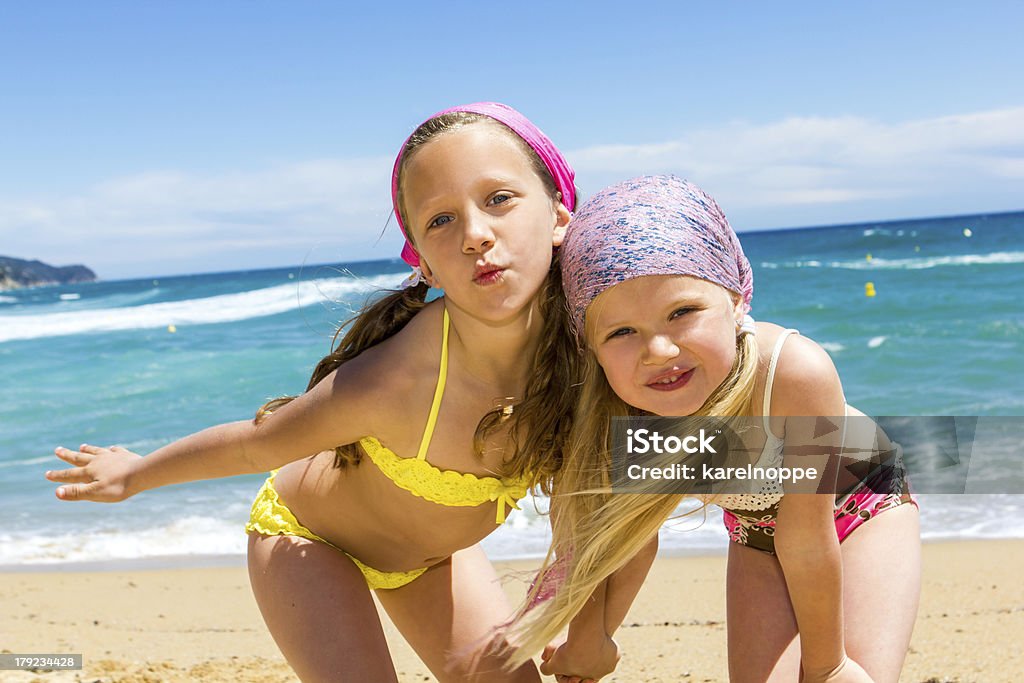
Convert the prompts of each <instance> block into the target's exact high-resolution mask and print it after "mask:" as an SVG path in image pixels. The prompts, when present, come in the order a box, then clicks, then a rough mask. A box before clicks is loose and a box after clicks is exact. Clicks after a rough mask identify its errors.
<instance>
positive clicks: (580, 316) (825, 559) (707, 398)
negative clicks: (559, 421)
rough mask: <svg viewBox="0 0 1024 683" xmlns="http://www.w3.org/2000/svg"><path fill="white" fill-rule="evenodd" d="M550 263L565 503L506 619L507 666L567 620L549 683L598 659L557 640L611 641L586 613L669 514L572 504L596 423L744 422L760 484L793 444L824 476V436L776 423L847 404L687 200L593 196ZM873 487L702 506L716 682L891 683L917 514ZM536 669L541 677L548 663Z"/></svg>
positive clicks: (661, 507)
mask: <svg viewBox="0 0 1024 683" xmlns="http://www.w3.org/2000/svg"><path fill="white" fill-rule="evenodd" d="M561 251H562V253H561V258H562V270H563V280H564V288H565V293H566V299H567V303H568V310H569V314H570V317H571V319H572V322H573V325H574V327H575V329H576V330H577V332H578V334H579V335H580V338H581V340H582V341H583V342H584V344H585V346H586V349H585V359H584V365H585V367H584V369H583V377H584V379H583V390H582V395H581V397H580V402H579V405H580V410H579V412H578V414H577V417H576V419H575V420H574V422H573V426H572V435H571V438H570V442H569V444H568V446H567V450H566V454H565V460H564V463H563V470H562V473H561V475H560V480H559V482H558V484H557V486H556V494H559V493H562V492H565V493H566V494H567V495H556V496H555V497H554V498H553V499H552V520H553V526H554V538H553V550H554V553H557V554H558V556H559V560H558V561H556V562H548V563H547V565H546V566H547V568H546V570H545V572H544V576H545V579H544V580H542V581H538V582H537V584H536V586H535V588H534V602H535V603H536V602H537V601H538V600H539V599H543V597H545V596H544V593H545V592H548V589H550V588H551V586H552V585H556V586H557V589H556V590H555V591H554V595H553V597H551V598H550V599H549V600H547V601H546V602H542V603H540V604H539V605H536V606H535V607H534V608H533V609H532V610H529V611H527V612H526V614H525V615H523V617H522V620H521V621H520V623H519V625H518V629H519V630H520V635H521V636H523V638H521V639H519V640H518V641H517V642H520V644H521V645H522V650H521V652H520V654H519V656H520V657H522V656H525V654H526V653H528V652H531V651H536V650H537V649H539V648H540V647H542V646H543V645H544V644H545V643H547V642H548V640H550V638H551V637H552V636H553V635H554V634H556V633H557V632H558V631H559V630H560V629H561V628H562V627H563V626H565V625H566V624H567V623H569V621H570V620H573V628H571V629H570V639H569V641H568V642H567V643H565V644H564V645H562V646H561V647H560V648H559V649H558V650H555V651H554V654H555V656H556V657H558V658H559V660H560V661H559V663H558V664H557V665H556V666H552V670H553V671H557V672H558V673H561V674H573V675H575V676H590V677H594V678H596V677H598V676H600V675H602V674H604V673H606V672H607V670H608V664H609V662H608V660H605V661H604V662H597V661H595V660H594V659H593V658H592V657H591V658H589V659H588V653H590V652H597V651H598V648H597V647H596V645H595V644H594V643H593V642H590V643H588V642H581V641H580V640H579V639H578V640H577V641H576V642H574V641H573V633H574V632H577V633H582V632H587V630H588V629H587V628H585V627H583V626H581V625H580V623H579V622H580V621H589V622H591V623H593V622H596V623H598V624H605V623H616V622H615V621H611V622H606V621H605V620H604V618H603V615H602V605H601V604H600V600H593V599H591V596H592V595H603V594H604V593H603V591H604V590H605V588H604V587H603V583H602V582H604V581H605V579H606V577H608V576H609V575H610V574H611V573H612V572H614V571H615V570H617V569H618V568H619V567H622V566H624V565H625V564H626V562H627V561H628V560H629V558H630V557H632V556H633V555H634V554H636V553H637V552H638V550H640V549H642V548H644V546H645V545H647V544H648V543H649V541H650V539H651V538H652V536H656V534H657V530H658V528H659V527H660V526H661V524H662V523H663V522H664V521H665V520H666V518H668V517H669V516H670V515H671V514H672V512H673V511H674V510H675V508H676V506H677V504H678V503H679V502H680V499H681V498H682V496H681V495H650V494H647V495H641V494H626V493H617V494H613V495H605V494H601V493H596V494H595V493H591V494H589V495H587V494H583V495H579V494H578V493H577V495H572V494H573V492H588V491H589V492H593V491H600V490H605V491H607V487H608V485H609V475H608V466H609V460H608V458H609V456H608V454H609V453H610V451H611V445H612V444H611V440H610V439H611V424H612V418H613V417H616V416H629V415H634V416H636V415H644V414H653V415H664V416H672V415H678V416H686V415H714V416H763V429H764V436H763V437H762V438H761V442H762V443H763V446H762V445H761V444H757V448H756V451H755V454H754V456H753V457H751V458H750V461H751V462H753V464H754V465H756V466H759V467H765V468H768V467H773V466H775V467H777V466H779V465H781V464H782V463H783V454H784V451H786V455H787V458H789V457H790V456H796V455H799V454H800V453H802V452H806V447H807V446H808V445H813V448H812V450H813V451H814V452H815V453H820V454H824V455H825V456H826V460H825V461H824V462H827V455H828V454H829V453H834V452H835V450H836V449H837V448H840V447H841V446H842V445H843V436H842V433H843V430H835V431H833V432H832V433H831V434H827V435H825V436H822V435H820V434H818V433H815V427H814V423H815V420H808V419H807V418H803V419H794V418H793V416H842V415H845V414H847V406H846V403H845V399H844V397H843V391H842V386H841V384H840V382H839V377H838V376H837V374H836V371H835V368H834V366H833V365H832V362H831V360H830V359H829V357H828V355H827V354H826V353H825V352H824V351H823V350H822V349H821V347H820V346H818V345H817V344H815V343H814V342H813V341H811V340H809V339H807V338H805V337H802V336H800V335H799V334H797V333H796V331H795V330H788V329H783V328H781V327H779V326H777V325H773V324H771V323H765V322H761V323H754V321H753V320H752V319H751V318H750V317H749V316H748V315H746V314H747V311H748V310H749V306H750V301H751V297H752V294H753V280H752V276H751V270H750V264H749V263H748V262H747V259H746V257H745V256H744V255H743V251H742V250H741V248H740V244H739V241H738V240H737V238H736V235H735V233H734V232H733V231H732V229H731V228H730V226H729V224H728V222H727V221H726V219H725V216H724V215H723V214H722V212H721V210H720V209H719V207H718V205H717V204H716V203H715V202H714V200H713V199H711V198H710V197H709V196H707V195H706V194H704V193H703V192H702V191H701V190H699V189H698V188H697V187H695V186H693V185H692V184H690V183H687V182H684V181H682V180H680V179H678V178H674V177H650V178H639V179H635V180H630V181H627V182H625V183H621V184H619V185H616V186H613V187H610V188H607V189H606V190H604V191H602V192H600V193H599V194H597V195H596V196H595V197H593V198H592V199H591V200H589V201H588V202H587V203H586V204H584V206H583V207H581V209H580V210H579V212H578V213H577V214H576V216H575V217H574V218H573V220H572V223H571V224H570V227H569V230H568V233H567V236H566V239H565V244H564V245H563V246H562V250H561ZM794 295H795V296H799V295H800V293H799V292H794ZM850 411H851V412H853V409H850ZM863 419H864V418H863V417H862V418H861V420H863ZM798 447H800V449H802V450H800V452H798ZM800 464H802V465H808V464H809V463H808V462H807V461H806V460H805V461H804V462H802V463H800ZM833 464H834V461H833ZM819 471H820V470H819ZM884 488H885V490H884V491H883V492H881V493H876V492H875V491H879V490H880V487H879V484H878V482H873V483H872V487H871V488H868V487H867V486H866V485H864V484H860V485H859V486H858V487H857V488H856V489H855V490H853V491H852V492H851V493H849V494H847V495H843V496H834V495H813V494H801V493H792V492H791V493H788V494H786V495H783V488H782V486H781V483H780V482H779V481H761V482H759V483H758V487H757V488H755V489H753V491H754V492H753V493H750V494H740V495H718V496H703V499H704V501H705V502H712V503H717V504H718V505H720V506H721V507H722V508H724V509H725V511H726V513H725V522H726V526H727V527H728V531H729V537H730V540H731V541H732V543H731V544H730V549H729V558H728V578H727V625H728V647H729V679H730V681H733V682H734V683H743V682H747V681H749V682H757V683H762V682H764V681H797V680H800V681H825V680H827V681H868V680H874V681H896V680H897V679H898V677H899V672H900V669H901V667H902V664H903V659H904V656H905V654H906V651H907V647H908V643H909V640H910V633H911V629H912V627H913V623H914V618H915V614H916V610H917V599H918V593H919V576H918V575H919V539H918V513H917V509H916V503H914V504H910V505H903V503H907V502H911V503H913V501H912V499H911V498H910V496H909V493H908V492H907V490H906V487H905V483H904V480H903V477H902V476H901V475H899V474H898V470H897V471H895V473H894V474H893V475H892V476H891V477H890V478H889V479H888V480H887V481H886V482H885V487H884ZM830 490H832V491H835V490H836V489H834V488H833V489H830ZM812 491H813V489H812ZM882 512H885V514H880V513H882ZM609 586H610V584H609ZM595 589H597V591H598V592H596V593H595ZM608 595H609V596H610V595H611V593H610V592H609V593H608ZM595 604H597V606H596V607H595ZM606 604H607V603H606ZM681 607H682V608H683V609H685V606H681ZM581 609H582V610H583V612H581ZM608 609H610V607H609V608H608ZM590 632H591V633H593V630H592V629H591V630H590ZM608 635H610V632H609V634H608ZM599 637H600V638H605V637H607V636H606V633H605V632H603V631H602V632H600V636H599ZM546 658H547V659H548V665H549V666H550V665H551V664H552V662H553V661H554V657H552V650H551V649H549V650H548V651H547V652H546ZM611 665H614V659H612V660H611ZM565 680H568V677H565ZM573 680H578V679H573Z"/></svg>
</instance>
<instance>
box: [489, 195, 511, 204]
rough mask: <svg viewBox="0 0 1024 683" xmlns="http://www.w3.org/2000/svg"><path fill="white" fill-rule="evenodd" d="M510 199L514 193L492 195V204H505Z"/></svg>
mask: <svg viewBox="0 0 1024 683" xmlns="http://www.w3.org/2000/svg"><path fill="white" fill-rule="evenodd" d="M510 199H512V195H510V194H500V193H499V194H496V195H494V196H493V197H491V204H504V203H505V202H507V201H508V200H510Z"/></svg>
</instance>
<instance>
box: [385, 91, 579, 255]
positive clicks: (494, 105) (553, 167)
mask: <svg viewBox="0 0 1024 683" xmlns="http://www.w3.org/2000/svg"><path fill="white" fill-rule="evenodd" d="M456 111H463V112H467V113H470V114H480V115H482V116H486V117H488V118H492V119H494V120H495V121H497V122H498V123H502V124H504V125H505V126H507V127H508V128H509V129H511V130H512V132H513V133H515V134H516V135H518V136H519V137H521V138H522V139H523V141H525V142H526V144H528V145H529V146H530V148H531V149H533V151H534V152H536V153H537V156H539V157H540V160H541V161H543V162H544V165H545V166H546V167H547V169H548V173H550V174H551V177H552V178H553V179H554V181H555V187H557V188H558V191H559V192H561V193H562V204H564V205H565V207H566V208H567V209H569V210H570V211H572V209H573V207H574V206H575V205H576V186H575V185H574V180H575V178H576V174H575V173H574V172H573V170H572V167H571V166H569V162H568V161H566V160H565V157H563V156H562V153H561V152H559V151H558V148H557V147H555V144H554V143H553V142H551V140H550V139H548V136H546V135H544V133H543V132H541V129H540V128H538V127H537V126H535V125H533V123H532V122H531V121H530V120H529V119H528V118H526V117H525V116H523V115H522V114H520V113H519V112H518V111H516V110H515V109H513V108H512V107H510V106H508V105H507V104H500V103H498V102H475V103H473V104H464V105H460V106H458V107H452V108H451V109H445V110H444V111H439V112H437V113H436V114H434V115H433V116H431V117H430V119H436V118H437V117H438V116H441V115H442V114H450V113H451V112H456ZM430 119H427V121H429V120H430ZM420 125H423V124H420ZM418 127H419V126H417V128H418ZM410 137H411V136H410ZM408 142H409V139H408V138H406V140H405V142H403V143H402V147H401V149H400V151H399V152H398V158H396V159H395V167H394V169H393V170H392V171H391V203H392V205H393V206H394V209H395V219H396V220H397V221H398V227H399V228H401V229H402V234H403V235H405V245H404V246H403V247H402V260H403V261H405V262H406V263H408V264H409V265H410V266H413V267H415V266H418V265H419V264H420V255H419V254H417V253H416V249H415V248H414V247H413V246H412V243H411V242H409V232H408V231H407V230H406V229H405V225H403V224H402V214H401V213H400V212H399V211H398V169H399V168H400V167H401V166H402V151H404V150H405V145H406V144H407V143H408Z"/></svg>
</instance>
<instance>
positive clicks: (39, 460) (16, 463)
mask: <svg viewBox="0 0 1024 683" xmlns="http://www.w3.org/2000/svg"><path fill="white" fill-rule="evenodd" d="M45 462H52V463H56V464H55V465H54V467H60V466H61V465H62V464H63V463H61V461H60V460H58V459H57V456H55V455H43V456H39V457H36V458H29V459H27V460H12V461H11V462H0V468H4V467H21V466H25V465H41V464H43V463H45Z"/></svg>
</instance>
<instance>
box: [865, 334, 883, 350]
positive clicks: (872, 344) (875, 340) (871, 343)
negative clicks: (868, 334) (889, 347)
mask: <svg viewBox="0 0 1024 683" xmlns="http://www.w3.org/2000/svg"><path fill="white" fill-rule="evenodd" d="M886 339H887V337H885V336H881V337H872V338H871V339H869V340H868V348H869V349H877V348H878V347H879V346H881V345H882V344H884V343H885V340H886Z"/></svg>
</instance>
